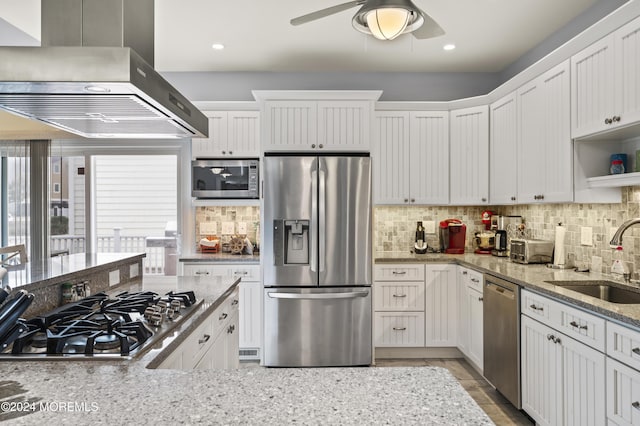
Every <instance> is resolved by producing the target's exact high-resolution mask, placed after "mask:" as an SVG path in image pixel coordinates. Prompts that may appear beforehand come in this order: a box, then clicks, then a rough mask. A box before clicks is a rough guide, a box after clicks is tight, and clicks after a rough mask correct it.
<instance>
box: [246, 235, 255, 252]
mask: <svg viewBox="0 0 640 426" xmlns="http://www.w3.org/2000/svg"><path fill="white" fill-rule="evenodd" d="M244 252H245V253H246V254H253V244H251V241H249V238H247V237H244Z"/></svg>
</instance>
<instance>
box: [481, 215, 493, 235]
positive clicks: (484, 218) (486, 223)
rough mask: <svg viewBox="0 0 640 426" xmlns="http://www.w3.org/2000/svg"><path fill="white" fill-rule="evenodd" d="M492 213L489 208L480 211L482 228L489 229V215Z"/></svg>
mask: <svg viewBox="0 0 640 426" xmlns="http://www.w3.org/2000/svg"><path fill="white" fill-rule="evenodd" d="M493 215H494V213H493V212H492V211H491V210H485V211H483V212H482V223H483V224H484V229H485V230H487V231H488V230H489V229H491V216H493Z"/></svg>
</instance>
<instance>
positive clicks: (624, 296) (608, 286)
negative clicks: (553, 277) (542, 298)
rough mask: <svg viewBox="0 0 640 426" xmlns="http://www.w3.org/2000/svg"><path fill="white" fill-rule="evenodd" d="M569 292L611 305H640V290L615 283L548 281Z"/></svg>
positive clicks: (603, 281)
mask: <svg viewBox="0 0 640 426" xmlns="http://www.w3.org/2000/svg"><path fill="white" fill-rule="evenodd" d="M546 282H548V283H549V284H553V285H557V286H560V287H562V288H566V289H567V290H571V291H575V292H578V293H581V294H585V295H587V296H592V297H597V298H598V299H601V300H606V301H607V302H611V303H620V304H640V288H636V287H630V286H625V285H623V284H619V283H617V282H615V281H606V280H594V281H546Z"/></svg>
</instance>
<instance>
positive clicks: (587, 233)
mask: <svg viewBox="0 0 640 426" xmlns="http://www.w3.org/2000/svg"><path fill="white" fill-rule="evenodd" d="M580 244H582V245H583V246H592V245H593V228H592V227H590V226H582V227H581V228H580Z"/></svg>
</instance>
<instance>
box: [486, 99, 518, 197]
mask: <svg viewBox="0 0 640 426" xmlns="http://www.w3.org/2000/svg"><path fill="white" fill-rule="evenodd" d="M516 99H517V98H516V93H515V92H512V93H510V94H508V95H507V96H505V97H504V98H502V99H500V100H499V101H497V102H494V103H493V104H491V105H490V107H489V109H490V113H491V120H490V124H491V131H490V132H489V133H490V141H489V153H490V155H489V198H490V200H491V204H514V203H516V202H517V201H518V196H517V194H518V184H517V179H516V177H517V175H518V173H517V170H518V166H517V164H518V161H517V160H518V156H517V154H518V151H517V149H516V146H517V141H518V125H517V114H518V111H517V108H516Z"/></svg>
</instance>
